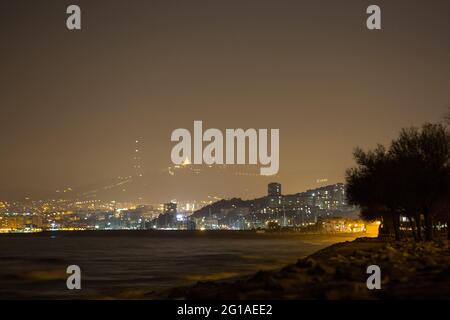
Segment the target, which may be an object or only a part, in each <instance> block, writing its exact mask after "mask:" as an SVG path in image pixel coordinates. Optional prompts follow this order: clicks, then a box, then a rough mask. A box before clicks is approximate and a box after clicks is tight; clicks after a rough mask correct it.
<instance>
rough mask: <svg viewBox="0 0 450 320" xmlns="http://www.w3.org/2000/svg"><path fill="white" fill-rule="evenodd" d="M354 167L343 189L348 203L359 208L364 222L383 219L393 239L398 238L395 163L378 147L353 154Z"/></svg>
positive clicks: (358, 150) (382, 148) (383, 149)
mask: <svg viewBox="0 0 450 320" xmlns="http://www.w3.org/2000/svg"><path fill="white" fill-rule="evenodd" d="M353 155H354V157H355V160H356V163H357V167H356V168H351V169H349V170H347V173H346V182H347V184H346V188H347V199H348V201H349V203H350V204H354V205H359V206H360V208H361V216H362V217H363V218H364V219H366V220H375V219H380V218H381V219H382V220H383V225H384V226H385V227H387V226H391V227H392V230H393V232H394V234H395V239H396V240H399V239H400V228H399V227H400V221H399V220H400V212H399V208H398V206H397V203H396V199H395V197H394V193H393V191H394V190H393V189H395V180H394V179H392V178H393V174H394V169H395V168H394V167H393V164H394V162H393V161H392V160H391V159H390V155H389V154H388V153H387V152H386V150H385V148H384V147H383V146H381V145H378V147H377V148H376V149H375V150H373V151H368V152H364V151H363V150H361V149H359V148H357V149H356V150H355V152H354V154H353Z"/></svg>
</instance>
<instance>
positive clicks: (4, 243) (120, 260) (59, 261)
mask: <svg viewBox="0 0 450 320" xmlns="http://www.w3.org/2000/svg"><path fill="white" fill-rule="evenodd" d="M356 237H357V235H348V234H347V235H319V234H316V235H311V234H299V233H258V232H254V231H122V230H121V231H76V232H41V233H34V234H2V235H0V299H153V298H155V297H157V296H158V294H160V293H161V292H164V291H165V290H168V289H170V288H173V287H180V286H187V285H192V284H194V283H196V282H198V281H216V280H220V281H230V280H232V279H235V278H241V277H246V276H249V275H251V274H254V273H256V272H257V271H259V270H270V269H278V268H281V267H283V266H285V265H287V264H291V263H295V262H296V261H297V260H298V259H300V258H302V257H305V256H307V255H309V254H311V253H313V252H315V251H318V250H320V249H322V248H324V247H326V246H329V245H331V244H333V243H336V242H342V241H351V240H353V239H355V238H356ZM70 265H76V266H78V267H79V268H80V271H81V289H80V290H76V289H75V290H69V289H68V288H67V284H66V281H67V278H68V277H69V276H70V274H67V273H66V271H67V267H68V266H70Z"/></svg>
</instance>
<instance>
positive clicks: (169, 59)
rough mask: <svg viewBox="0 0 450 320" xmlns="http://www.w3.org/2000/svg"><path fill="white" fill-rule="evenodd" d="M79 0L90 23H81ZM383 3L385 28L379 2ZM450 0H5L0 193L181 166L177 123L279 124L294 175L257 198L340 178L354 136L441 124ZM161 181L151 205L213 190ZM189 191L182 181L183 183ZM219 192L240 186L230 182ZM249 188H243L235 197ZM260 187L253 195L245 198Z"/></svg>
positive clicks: (447, 94)
mask: <svg viewBox="0 0 450 320" xmlns="http://www.w3.org/2000/svg"><path fill="white" fill-rule="evenodd" d="M69 4H78V5H80V7H81V10H82V30H81V31H68V30H67V28H66V17H67V15H66V13H65V11H66V7H67V6H68V5H69ZM370 4H378V5H379V6H380V7H381V9H382V30H381V31H369V30H367V28H366V17H367V14H366V13H365V11H366V8H367V6H368V5H370ZM449 14H450V1H448V0H443V1H425V0H421V1H411V0H408V1H406V0H405V1H378V0H377V1H348V0H345V1H344V0H342V1H335V0H333V1H332V0H329V1H318V0H309V1H299V0H295V1H283V0H281V1H280V0H277V1H275V0H272V1H263V0H258V1H256V0H255V1H245V0H240V1H232V0H227V1H206V0H205V1H168V0H162V1H144V0H142V1H138V0H133V1H112V0H95V1H76V0H72V1H60V0H53V1H46V0H40V1H31V0H30V1H22V0H14V1H6V0H0V39H1V51H0V88H1V94H0V119H1V126H0V150H1V153H0V200H2V199H11V198H20V197H23V196H25V195H29V196H34V197H38V196H40V195H44V194H47V193H48V192H50V191H54V190H56V189H58V188H62V187H65V186H83V185H89V184H92V183H96V182H97V181H102V180H104V179H108V178H111V177H116V176H120V175H127V174H132V161H131V158H132V156H133V149H134V145H133V143H134V141H135V140H136V139H139V140H140V141H142V159H143V160H142V163H143V167H144V168H145V173H146V175H147V176H148V177H152V178H150V179H152V181H151V183H152V184H153V185H154V184H159V183H161V184H164V181H165V180H164V179H170V177H167V176H164V175H159V172H161V171H162V170H163V169H164V168H166V167H168V166H170V165H171V160H170V151H171V148H172V146H173V145H174V144H173V143H172V142H171V141H170V134H171V132H172V131H173V130H174V129H176V128H188V129H189V130H192V126H193V121H194V120H203V124H204V127H205V128H219V129H223V130H225V128H239V127H241V128H269V129H270V128H279V129H280V171H279V176H277V177H274V179H267V178H260V177H253V178H249V179H248V180H246V182H242V181H239V182H237V181H236V183H239V184H240V185H241V184H242V183H245V184H246V185H245V186H244V188H245V189H246V190H248V196H250V195H253V194H263V193H265V188H266V187H265V183H266V182H267V181H268V180H276V181H279V182H281V183H282V184H283V192H286V193H293V192H299V191H302V190H304V189H306V188H313V187H316V186H317V182H316V180H317V179H324V178H326V179H328V182H329V183H334V182H342V181H343V180H344V173H345V170H346V169H347V168H348V167H350V166H352V165H353V159H352V151H353V149H354V148H355V147H356V146H361V147H364V148H369V147H374V146H375V145H376V143H384V144H386V143H388V142H389V141H390V140H391V139H392V138H394V137H395V136H396V135H397V133H398V132H399V130H400V128H402V127H408V126H412V125H416V126H417V125H420V124H422V123H423V122H426V121H431V122H434V121H440V120H441V119H442V116H443V114H444V113H445V110H446V108H447V106H448V105H449V104H450V90H449V89H450V41H449V39H450V19H449ZM192 181H193V182H192V183H191V184H190V186H189V193H186V194H180V192H182V191H174V190H170V189H169V188H167V189H164V188H162V189H161V188H157V187H152V188H149V189H148V190H147V191H145V190H144V191H142V193H143V194H144V199H145V201H150V202H153V201H166V200H167V199H172V198H176V197H178V198H183V197H184V198H193V197H197V196H198V197H199V198H201V196H200V194H201V193H202V192H203V190H204V189H205V186H204V184H203V182H202V183H200V180H198V181H197V182H196V180H195V179H194V180H192ZM181 190H182V189H181ZM215 192H217V193H220V194H221V195H227V196H230V195H233V194H234V193H236V192H237V191H236V188H235V186H234V180H233V178H232V177H229V179H226V181H225V180H224V182H223V183H221V184H220V187H218V189H217V190H215ZM236 195H237V196H239V195H240V194H236ZM241 196H244V197H245V196H247V195H241Z"/></svg>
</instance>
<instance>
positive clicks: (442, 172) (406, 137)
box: [346, 124, 450, 240]
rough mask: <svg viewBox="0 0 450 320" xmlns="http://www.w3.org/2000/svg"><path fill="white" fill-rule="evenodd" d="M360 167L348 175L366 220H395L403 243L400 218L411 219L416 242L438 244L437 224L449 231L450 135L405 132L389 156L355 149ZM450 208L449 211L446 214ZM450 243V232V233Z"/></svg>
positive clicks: (433, 128)
mask: <svg viewBox="0 0 450 320" xmlns="http://www.w3.org/2000/svg"><path fill="white" fill-rule="evenodd" d="M354 157H355V161H356V164H357V166H356V167H355V168H351V169H349V170H347V173H346V180H347V198H348V200H349V203H351V204H355V205H359V206H360V207H361V215H362V217H363V218H365V219H369V220H370V219H374V218H379V217H381V218H382V219H383V221H385V222H386V221H388V219H391V221H392V228H393V230H394V233H395V238H396V239H397V240H398V239H399V238H400V233H399V225H400V222H399V218H400V215H403V216H406V217H408V219H409V221H410V225H411V229H412V233H413V236H414V238H417V239H418V240H421V239H422V228H423V226H422V217H423V218H424V219H423V220H424V224H425V238H426V239H427V240H431V239H432V238H433V227H434V223H433V220H434V218H435V217H436V216H438V215H439V219H440V220H446V221H447V228H448V229H450V225H449V223H448V222H449V218H448V216H449V212H448V210H447V209H448V206H447V205H448V203H449V202H450V188H449V180H450V179H449V175H450V174H449V163H450V132H449V130H448V128H446V127H445V126H444V125H442V124H425V125H423V126H422V128H421V129H418V128H409V129H403V130H402V131H401V133H400V136H399V137H398V138H397V139H395V140H394V141H392V144H391V146H390V148H389V150H387V151H386V149H385V148H384V147H383V146H380V145H379V146H377V148H376V149H375V150H373V151H368V152H364V151H362V150H361V149H356V151H355V152H354ZM445 208H447V209H445ZM448 236H449V238H450V231H448Z"/></svg>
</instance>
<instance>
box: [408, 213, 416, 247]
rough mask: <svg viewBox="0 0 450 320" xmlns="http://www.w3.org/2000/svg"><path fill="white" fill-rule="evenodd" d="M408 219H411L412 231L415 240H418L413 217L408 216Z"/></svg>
mask: <svg viewBox="0 0 450 320" xmlns="http://www.w3.org/2000/svg"><path fill="white" fill-rule="evenodd" d="M408 220H409V225H410V227H411V233H412V236H413V238H414V241H417V234H416V227H415V225H414V221H413V218H412V217H410V216H408Z"/></svg>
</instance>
